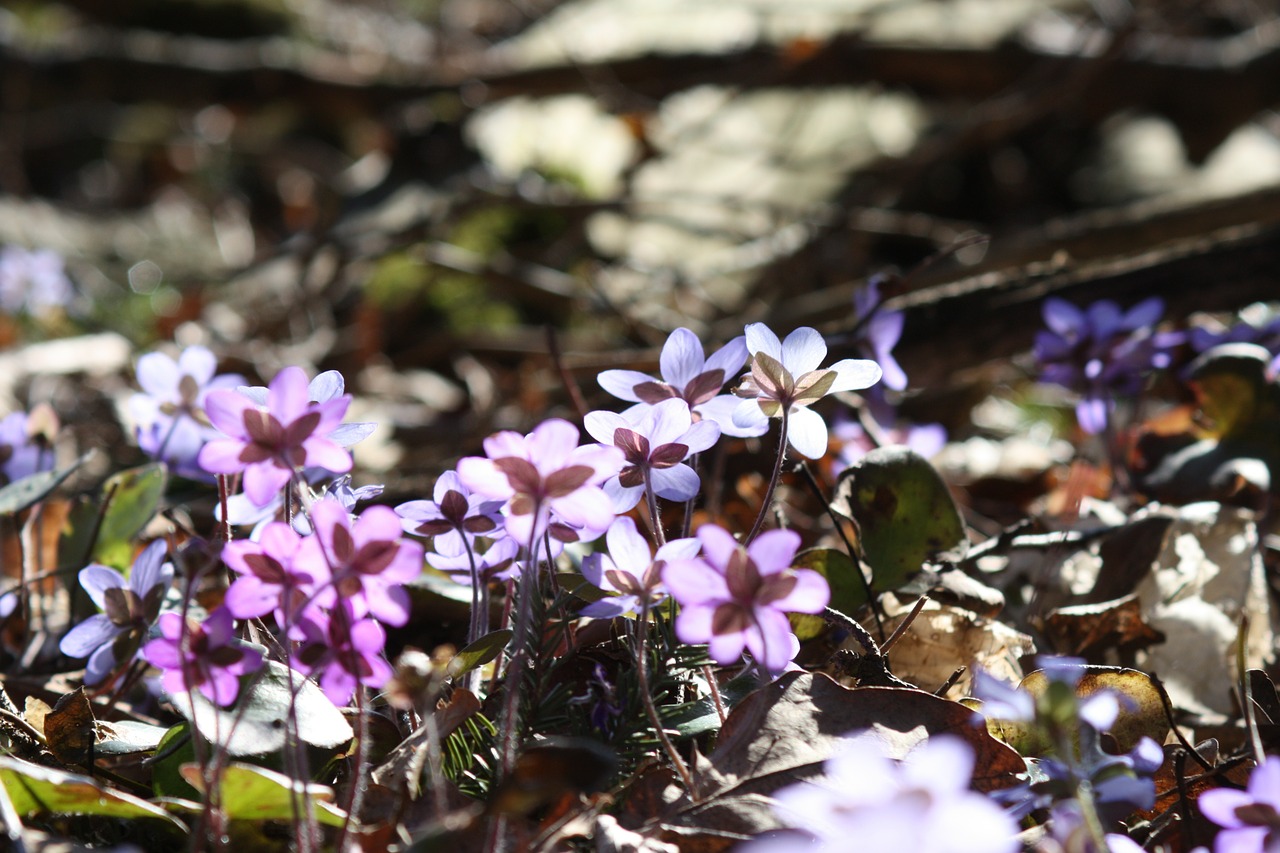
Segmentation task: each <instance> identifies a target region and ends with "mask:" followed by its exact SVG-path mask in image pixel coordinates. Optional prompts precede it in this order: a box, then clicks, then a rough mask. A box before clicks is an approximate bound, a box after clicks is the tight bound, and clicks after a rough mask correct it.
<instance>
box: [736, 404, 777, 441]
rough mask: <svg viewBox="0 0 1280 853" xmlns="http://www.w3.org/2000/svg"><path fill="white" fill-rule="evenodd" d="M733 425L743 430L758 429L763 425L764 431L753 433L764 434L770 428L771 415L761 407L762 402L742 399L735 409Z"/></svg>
mask: <svg viewBox="0 0 1280 853" xmlns="http://www.w3.org/2000/svg"><path fill="white" fill-rule="evenodd" d="M733 425H734V426H735V427H737V428H738V429H741V430H757V429H759V428H760V427H761V426H763V427H764V430H763V431H761V432H756V433H751V434H754V435H763V434H764V433H765V432H768V430H769V416H768V415H766V414H765V413H764V412H763V411H762V410H761V409H760V404H759V403H758V402H756V401H755V400H740V401H739V402H738V405H737V406H735V407H734V409H733Z"/></svg>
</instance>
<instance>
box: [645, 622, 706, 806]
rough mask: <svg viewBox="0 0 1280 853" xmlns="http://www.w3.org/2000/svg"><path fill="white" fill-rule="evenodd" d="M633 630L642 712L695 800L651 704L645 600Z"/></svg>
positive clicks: (687, 776) (685, 770)
mask: <svg viewBox="0 0 1280 853" xmlns="http://www.w3.org/2000/svg"><path fill="white" fill-rule="evenodd" d="M635 628H636V634H635V640H636V647H635V651H636V678H637V679H638V680H639V682H640V701H641V703H643V704H644V711H645V714H646V715H648V717H649V724H650V725H651V726H653V731H654V734H656V735H657V736H658V741H659V743H661V744H662V748H663V750H664V751H665V752H666V753H667V758H669V759H670V760H671V766H672V767H674V768H675V770H676V773H677V774H679V776H680V781H681V782H682V783H683V784H684V789H685V790H686V791H688V792H689V796H690V797H691V798H693V799H695V800H696V799H697V796H696V794H695V792H694V789H693V775H692V774H691V773H690V772H689V768H688V767H686V766H685V763H684V759H682V758H681V757H680V753H679V751H677V750H676V745H675V744H674V743H672V742H671V738H670V736H668V735H667V731H666V729H664V728H663V727H662V718H661V717H659V716H658V708H657V706H656V705H654V704H653V691H652V690H651V689H650V688H649V649H648V645H647V641H648V638H649V602H648V601H647V600H646V601H645V602H644V603H643V604H642V605H641V606H640V617H639V618H638V619H637V620H636V625H635Z"/></svg>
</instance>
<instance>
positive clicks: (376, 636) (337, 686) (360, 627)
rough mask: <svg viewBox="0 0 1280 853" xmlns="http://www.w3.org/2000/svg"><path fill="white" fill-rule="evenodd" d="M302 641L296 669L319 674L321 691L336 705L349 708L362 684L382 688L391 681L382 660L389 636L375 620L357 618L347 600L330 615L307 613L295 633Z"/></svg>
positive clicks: (388, 665) (384, 662)
mask: <svg viewBox="0 0 1280 853" xmlns="http://www.w3.org/2000/svg"><path fill="white" fill-rule="evenodd" d="M293 636H294V638H295V639H297V640H299V641H300V642H299V645H298V648H297V649H296V650H295V651H294V653H293V665H294V667H295V668H296V669H297V670H298V671H299V672H301V673H303V674H304V675H317V676H318V681H319V682H320V689H321V690H323V691H324V695H325V696H327V697H329V701H331V702H333V703H334V704H335V705H339V706H341V705H345V704H347V702H348V701H350V699H351V696H352V694H354V693H355V691H356V688H357V687H358V686H360V685H364V686H366V687H381V686H383V685H384V684H386V683H387V681H388V679H390V678H391V675H392V670H391V665H390V664H389V663H387V662H386V661H385V660H384V659H383V657H382V649H383V646H385V645H386V642H387V634H386V632H385V631H384V630H383V629H382V626H381V625H379V624H378V623H377V622H375V621H374V620H373V619H357V618H356V617H355V615H354V611H353V610H352V608H351V602H350V601H349V600H347V599H339V600H338V601H337V603H336V605H335V607H334V608H333V609H332V610H330V611H327V612H322V611H320V610H318V609H315V608H313V609H311V610H309V611H307V615H306V616H305V617H304V618H303V619H302V621H300V622H299V623H298V624H297V626H295V629H294V631H293Z"/></svg>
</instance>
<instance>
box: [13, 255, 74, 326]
mask: <svg viewBox="0 0 1280 853" xmlns="http://www.w3.org/2000/svg"><path fill="white" fill-rule="evenodd" d="M73 295H74V291H73V290H72V287H71V280H70V279H69V278H67V273H66V269H65V268H64V265H63V261H62V256H61V255H59V254H58V253H57V252H54V251H52V250H51V249H37V250H34V251H28V250H27V249H23V248H20V247H18V246H6V247H5V248H4V249H0V309H3V310H5V311H8V312H10V313H12V314H16V313H18V312H20V311H23V310H27V311H31V312H33V313H39V312H42V311H48V310H49V309H51V308H65V307H67V306H68V305H69V304H70V303H71V298H72V296H73Z"/></svg>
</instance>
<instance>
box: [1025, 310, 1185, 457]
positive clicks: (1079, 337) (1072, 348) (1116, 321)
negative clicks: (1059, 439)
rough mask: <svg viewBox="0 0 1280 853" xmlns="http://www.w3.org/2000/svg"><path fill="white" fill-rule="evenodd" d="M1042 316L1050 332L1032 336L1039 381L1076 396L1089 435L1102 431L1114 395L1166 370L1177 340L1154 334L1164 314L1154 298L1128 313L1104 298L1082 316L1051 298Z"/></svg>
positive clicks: (1136, 387)
mask: <svg viewBox="0 0 1280 853" xmlns="http://www.w3.org/2000/svg"><path fill="white" fill-rule="evenodd" d="M1042 311H1043V314H1044V321H1045V325H1047V326H1048V327H1049V328H1048V330H1047V331H1041V332H1039V333H1037V334H1036V341H1035V355H1036V359H1037V360H1038V361H1039V362H1040V365H1041V374H1040V376H1041V379H1043V380H1044V381H1046V382H1052V383H1054V384H1055V385H1061V386H1063V387H1065V388H1070V389H1072V390H1075V391H1078V392H1080V393H1081V395H1082V399H1081V400H1080V402H1079V404H1077V406H1076V418H1077V420H1078V421H1079V422H1080V428H1081V429H1083V430H1084V431H1085V432H1088V433H1090V434H1096V433H1099V432H1102V431H1103V429H1104V428H1105V427H1106V423H1107V419H1108V417H1109V413H1110V410H1111V407H1112V402H1113V398H1114V396H1115V395H1117V394H1122V395H1129V394H1135V393H1137V392H1138V391H1139V390H1140V389H1141V388H1142V383H1143V381H1144V380H1145V378H1146V375H1147V373H1148V372H1150V371H1151V370H1152V369H1153V368H1161V367H1167V366H1168V365H1169V361H1170V353H1169V351H1170V350H1171V349H1172V348H1173V347H1174V346H1176V345H1177V344H1179V343H1181V341H1182V336H1181V335H1179V334H1176V333H1166V334H1161V333H1157V332H1156V331H1155V325H1156V323H1158V322H1159V321H1160V316H1161V315H1162V314H1163V313H1164V301H1163V300H1162V299H1160V298H1159V297H1158V296H1153V297H1151V298H1150V299H1145V300H1143V301H1142V302H1139V303H1138V304H1137V305H1135V306H1133V307H1132V308H1130V309H1129V310H1128V311H1122V310H1121V309H1120V306H1119V305H1117V304H1116V303H1115V302H1112V301H1111V300H1109V299H1101V300H1099V301H1097V302H1095V303H1093V304H1092V305H1090V306H1089V307H1088V308H1086V309H1084V310H1083V311H1082V310H1081V309H1079V308H1077V307H1076V306H1074V305H1072V304H1071V303H1070V302H1067V301H1065V300H1062V299H1056V298H1050V299H1046V300H1045V302H1044V306H1043V309H1042Z"/></svg>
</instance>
